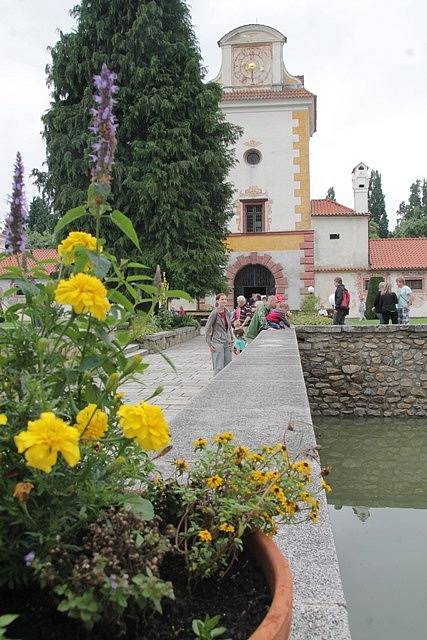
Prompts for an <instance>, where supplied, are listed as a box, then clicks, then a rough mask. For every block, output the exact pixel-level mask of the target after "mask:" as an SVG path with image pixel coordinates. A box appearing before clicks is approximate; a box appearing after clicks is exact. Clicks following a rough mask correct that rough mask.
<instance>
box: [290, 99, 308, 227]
mask: <svg viewBox="0 0 427 640" xmlns="http://www.w3.org/2000/svg"><path fill="white" fill-rule="evenodd" d="M292 118H293V119H294V120H296V121H297V126H295V127H292V133H293V134H294V135H296V136H298V140H296V141H294V143H293V148H294V149H295V150H296V151H298V155H297V156H296V157H295V158H294V165H295V173H294V182H299V187H298V188H296V189H294V196H295V197H296V198H300V204H297V205H295V214H296V215H295V218H296V220H297V222H296V223H295V228H296V229H310V227H311V203H310V161H309V140H310V127H309V113H308V109H303V110H300V111H292ZM298 218H299V219H298Z"/></svg>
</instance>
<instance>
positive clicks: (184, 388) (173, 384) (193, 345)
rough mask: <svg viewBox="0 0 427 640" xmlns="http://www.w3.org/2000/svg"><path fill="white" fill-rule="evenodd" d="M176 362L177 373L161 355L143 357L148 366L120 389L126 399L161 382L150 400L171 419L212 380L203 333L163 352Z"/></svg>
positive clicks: (143, 393) (146, 393)
mask: <svg viewBox="0 0 427 640" xmlns="http://www.w3.org/2000/svg"><path fill="white" fill-rule="evenodd" d="M164 353H165V355H167V357H168V358H170V360H172V362H173V363H174V365H175V368H176V372H175V371H174V370H173V369H172V367H171V366H170V365H169V364H168V363H167V362H166V360H165V359H164V358H163V357H162V356H161V355H160V354H157V353H156V354H149V355H146V356H144V360H143V361H144V362H146V363H148V364H149V365H150V366H149V367H148V368H147V369H146V371H145V372H144V373H143V374H141V376H139V379H138V381H134V382H130V383H128V384H126V385H124V386H123V387H122V388H121V391H123V392H124V393H125V396H126V400H127V402H140V401H141V400H143V399H144V398H146V397H147V396H149V395H150V394H151V393H152V392H153V391H154V389H155V388H156V387H158V386H159V385H162V387H163V393H162V394H161V395H160V396H157V397H156V398H155V399H153V400H152V402H155V403H156V404H159V405H160V406H161V407H162V408H163V409H164V412H165V416H166V418H167V420H171V419H172V418H173V417H175V416H176V415H177V413H178V412H179V411H181V409H183V408H184V407H185V406H186V405H187V404H188V402H189V401H190V400H191V398H193V397H194V396H195V395H197V394H198V393H199V392H200V391H201V390H202V389H203V388H204V387H206V385H207V384H208V382H209V381H210V380H211V379H212V362H211V356H210V353H209V350H208V348H207V345H206V342H205V338H204V336H197V337H196V338H193V339H192V340H189V341H188V342H184V343H183V344H180V345H177V346H176V347H171V348H170V349H166V351H164Z"/></svg>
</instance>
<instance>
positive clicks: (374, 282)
mask: <svg viewBox="0 0 427 640" xmlns="http://www.w3.org/2000/svg"><path fill="white" fill-rule="evenodd" d="M383 280H384V278H382V277H381V276H372V277H371V278H370V279H369V285H368V295H367V296H366V312H365V316H366V318H367V320H374V319H375V318H376V317H377V316H376V314H375V311H372V307H373V306H374V300H375V297H376V295H377V293H378V285H379V283H380V282H382V281H383Z"/></svg>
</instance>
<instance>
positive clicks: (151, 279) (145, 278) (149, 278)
mask: <svg viewBox="0 0 427 640" xmlns="http://www.w3.org/2000/svg"><path fill="white" fill-rule="evenodd" d="M126 280H127V282H137V281H138V280H150V281H151V282H152V281H153V277H152V276H143V275H136V276H129V277H128V278H126Z"/></svg>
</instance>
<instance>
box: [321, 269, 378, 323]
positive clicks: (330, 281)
mask: <svg viewBox="0 0 427 640" xmlns="http://www.w3.org/2000/svg"><path fill="white" fill-rule="evenodd" d="M336 276H340V277H341V278H342V281H343V284H344V285H345V286H346V288H347V289H348V290H349V292H350V313H349V316H350V317H351V318H357V317H358V314H359V312H358V306H359V295H360V294H359V290H358V279H359V273H357V272H356V273H351V272H346V273H340V271H339V269H337V271H336V273H335V272H328V273H316V274H315V276H314V282H315V285H314V293H315V294H316V296H319V298H320V302H321V303H322V304H323V305H324V306H325V307H326V308H327V309H330V307H331V304H330V302H329V296H330V295H331V294H332V293H335V286H334V278H335V277H336ZM364 297H365V298H366V294H365V296H364Z"/></svg>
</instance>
